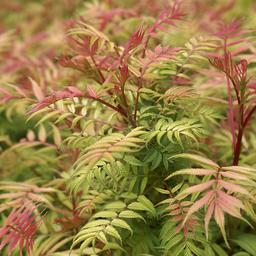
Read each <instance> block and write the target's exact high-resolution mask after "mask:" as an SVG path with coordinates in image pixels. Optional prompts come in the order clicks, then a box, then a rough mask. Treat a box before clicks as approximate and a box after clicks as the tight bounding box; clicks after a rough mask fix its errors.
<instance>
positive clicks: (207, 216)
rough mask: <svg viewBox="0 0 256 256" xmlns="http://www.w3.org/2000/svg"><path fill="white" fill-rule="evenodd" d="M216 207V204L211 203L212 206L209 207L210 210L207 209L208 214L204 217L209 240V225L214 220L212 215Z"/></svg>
mask: <svg viewBox="0 0 256 256" xmlns="http://www.w3.org/2000/svg"><path fill="white" fill-rule="evenodd" d="M214 206H215V202H211V203H210V205H209V206H208V209H207V212H206V214H205V217H204V223H205V224H204V225H205V233H206V238H207V239H208V233H209V232H208V228H209V223H210V220H211V218H212V214H213V211H214Z"/></svg>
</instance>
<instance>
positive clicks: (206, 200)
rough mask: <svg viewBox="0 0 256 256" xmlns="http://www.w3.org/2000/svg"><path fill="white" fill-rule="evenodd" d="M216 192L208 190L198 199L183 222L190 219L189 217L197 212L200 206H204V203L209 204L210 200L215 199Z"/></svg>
mask: <svg viewBox="0 0 256 256" xmlns="http://www.w3.org/2000/svg"><path fill="white" fill-rule="evenodd" d="M214 194H215V191H210V192H208V193H207V194H206V195H204V196H203V197H202V198H201V199H199V200H198V201H196V202H195V203H194V204H193V205H192V206H191V207H190V208H189V211H188V213H187V215H186V217H185V219H184V221H183V224H185V223H186V221H187V220H188V218H189V217H190V216H191V215H192V214H193V213H195V212H196V211H198V210H199V209H200V208H202V207H203V206H204V205H206V204H209V202H210V201H211V200H212V199H213V196H214Z"/></svg>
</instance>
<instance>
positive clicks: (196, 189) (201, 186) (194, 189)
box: [181, 180, 215, 194]
mask: <svg viewBox="0 0 256 256" xmlns="http://www.w3.org/2000/svg"><path fill="white" fill-rule="evenodd" d="M214 183H215V180H210V181H207V182H205V183H202V184H198V185H195V186H192V187H189V188H187V189H185V190H184V191H182V193H181V194H192V193H196V192H202V191H204V190H206V189H208V188H210V187H211V186H212V185H213V184H214Z"/></svg>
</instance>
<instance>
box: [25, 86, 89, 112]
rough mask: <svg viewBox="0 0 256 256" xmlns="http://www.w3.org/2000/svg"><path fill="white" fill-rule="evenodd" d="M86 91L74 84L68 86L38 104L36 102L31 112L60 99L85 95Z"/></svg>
mask: <svg viewBox="0 0 256 256" xmlns="http://www.w3.org/2000/svg"><path fill="white" fill-rule="evenodd" d="M83 96H84V93H82V92H81V91H80V90H79V89H78V88H76V87H73V86H68V87H67V88H66V89H64V90H62V91H57V92H54V93H53V94H52V95H50V96H48V97H46V98H44V99H43V100H42V101H40V102H39V103H38V104H36V105H35V106H34V107H33V108H32V109H31V110H30V111H29V114H31V113H34V112H36V111H39V110H40V109H42V108H45V107H47V106H49V105H51V104H53V103H55V102H56V101H58V100H62V99H66V98H71V99H72V98H74V97H83Z"/></svg>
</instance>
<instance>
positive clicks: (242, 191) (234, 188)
mask: <svg viewBox="0 0 256 256" xmlns="http://www.w3.org/2000/svg"><path fill="white" fill-rule="evenodd" d="M218 183H219V184H220V185H221V186H222V187H223V188H225V189H226V190H228V191H231V192H235V193H240V194H244V195H250V193H249V192H248V191H247V190H246V189H244V188H242V187H241V186H239V185H236V184H232V183H229V182H226V181H224V180H219V181H218Z"/></svg>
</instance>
